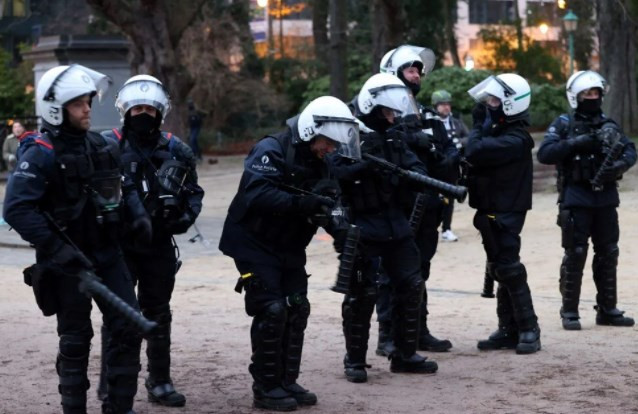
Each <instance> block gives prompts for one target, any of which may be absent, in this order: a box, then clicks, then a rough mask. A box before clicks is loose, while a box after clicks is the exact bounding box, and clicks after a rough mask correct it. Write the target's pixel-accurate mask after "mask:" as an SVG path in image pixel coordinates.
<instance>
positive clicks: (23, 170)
mask: <svg viewBox="0 0 638 414" xmlns="http://www.w3.org/2000/svg"><path fill="white" fill-rule="evenodd" d="M30 166H31V164H29V163H28V162H27V161H22V162H21V163H20V165H18V168H16V170H15V171H14V172H13V175H14V176H15V177H24V178H35V177H36V176H35V174H33V173H32V172H29V171H28V170H29V167H30Z"/></svg>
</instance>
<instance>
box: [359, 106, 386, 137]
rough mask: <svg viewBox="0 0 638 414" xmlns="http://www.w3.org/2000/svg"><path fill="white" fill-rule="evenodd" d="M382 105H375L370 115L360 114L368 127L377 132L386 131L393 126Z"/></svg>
mask: <svg viewBox="0 0 638 414" xmlns="http://www.w3.org/2000/svg"><path fill="white" fill-rule="evenodd" d="M381 108H382V107H381V106H375V107H374V108H373V109H372V111H371V112H370V113H369V114H368V115H364V116H360V117H359V119H361V121H362V122H363V123H364V124H366V126H367V127H368V128H371V129H373V130H375V131H376V132H385V131H387V130H388V129H390V128H391V127H392V124H391V123H390V122H388V120H387V119H386V118H385V116H383V112H382V109H381Z"/></svg>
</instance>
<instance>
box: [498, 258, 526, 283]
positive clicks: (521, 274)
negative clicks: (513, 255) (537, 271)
mask: <svg viewBox="0 0 638 414" xmlns="http://www.w3.org/2000/svg"><path fill="white" fill-rule="evenodd" d="M494 279H495V280H496V281H497V282H499V283H503V284H504V285H511V284H516V283H519V282H526V281H527V271H526V270H525V266H524V265H523V263H521V262H516V263H509V264H500V263H496V264H495V265H494Z"/></svg>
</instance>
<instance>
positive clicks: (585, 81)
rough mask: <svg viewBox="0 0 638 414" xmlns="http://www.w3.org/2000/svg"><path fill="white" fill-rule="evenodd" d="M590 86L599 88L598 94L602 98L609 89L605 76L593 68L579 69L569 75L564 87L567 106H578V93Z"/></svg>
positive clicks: (590, 87) (574, 107)
mask: <svg viewBox="0 0 638 414" xmlns="http://www.w3.org/2000/svg"><path fill="white" fill-rule="evenodd" d="M592 88H600V96H601V98H602V97H603V96H605V94H606V93H607V92H608V91H609V84H608V83H607V81H606V80H605V78H603V77H602V76H600V75H599V74H598V73H597V72H594V71H593V70H581V71H578V72H576V73H574V74H573V75H572V76H570V77H569V80H567V85H566V88H565V89H566V90H567V101H569V106H571V107H572V108H573V109H576V107H577V106H578V94H579V93H581V92H584V91H586V90H588V89H592Z"/></svg>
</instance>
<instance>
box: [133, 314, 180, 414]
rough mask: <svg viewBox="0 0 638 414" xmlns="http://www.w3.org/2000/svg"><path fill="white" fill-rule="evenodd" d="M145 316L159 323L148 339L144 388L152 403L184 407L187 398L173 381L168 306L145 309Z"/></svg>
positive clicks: (170, 317) (170, 320) (170, 318)
mask: <svg viewBox="0 0 638 414" xmlns="http://www.w3.org/2000/svg"><path fill="white" fill-rule="evenodd" d="M143 313H144V316H146V317H147V318H148V319H149V320H152V321H155V322H157V328H156V329H155V330H154V331H153V332H151V333H150V334H149V335H148V336H147V337H146V356H147V358H148V378H146V381H145V382H144V386H145V387H146V390H147V392H148V400H149V401H150V402H153V403H156V404H160V405H164V406H167V407H183V406H184V405H185V404H186V397H184V395H183V394H181V393H179V392H177V391H176V390H175V387H174V386H173V381H172V380H171V374H170V370H171V322H172V319H173V318H172V315H171V311H170V308H169V306H168V305H166V306H162V307H157V308H152V309H144V310H143Z"/></svg>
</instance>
